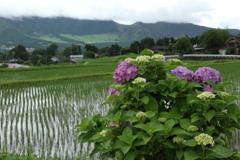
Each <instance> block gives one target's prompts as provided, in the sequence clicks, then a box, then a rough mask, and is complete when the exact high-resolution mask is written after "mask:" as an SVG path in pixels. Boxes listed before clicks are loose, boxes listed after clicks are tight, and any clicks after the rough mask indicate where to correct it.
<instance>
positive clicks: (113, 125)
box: [108, 122, 119, 127]
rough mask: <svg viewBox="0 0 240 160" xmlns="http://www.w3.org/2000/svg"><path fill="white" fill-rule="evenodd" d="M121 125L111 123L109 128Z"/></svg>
mask: <svg viewBox="0 0 240 160" xmlns="http://www.w3.org/2000/svg"><path fill="white" fill-rule="evenodd" d="M118 126H119V125H118V124H117V123H115V122H110V123H109V124H108V127H118Z"/></svg>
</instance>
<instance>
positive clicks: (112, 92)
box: [108, 88, 122, 95]
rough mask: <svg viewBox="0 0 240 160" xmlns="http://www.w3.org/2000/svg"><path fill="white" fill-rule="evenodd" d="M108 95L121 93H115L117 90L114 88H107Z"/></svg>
mask: <svg viewBox="0 0 240 160" xmlns="http://www.w3.org/2000/svg"><path fill="white" fill-rule="evenodd" d="M108 94H109V95H112V94H116V95H120V94H122V93H121V92H119V91H117V90H116V89H114V88H109V90H108Z"/></svg>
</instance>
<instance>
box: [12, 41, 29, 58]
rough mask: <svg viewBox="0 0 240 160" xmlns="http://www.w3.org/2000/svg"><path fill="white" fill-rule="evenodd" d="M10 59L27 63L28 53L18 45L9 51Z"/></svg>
mask: <svg viewBox="0 0 240 160" xmlns="http://www.w3.org/2000/svg"><path fill="white" fill-rule="evenodd" d="M9 57H10V58H14V59H21V60H24V61H25V60H28V52H27V50H26V48H25V47H24V46H23V45H17V46H16V47H14V48H13V49H11V50H10V51H9Z"/></svg>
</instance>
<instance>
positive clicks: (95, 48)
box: [85, 44, 98, 53]
mask: <svg viewBox="0 0 240 160" xmlns="http://www.w3.org/2000/svg"><path fill="white" fill-rule="evenodd" d="M85 50H86V52H88V51H92V52H94V53H97V52H98V48H97V47H96V46H94V45H92V44H86V45H85Z"/></svg>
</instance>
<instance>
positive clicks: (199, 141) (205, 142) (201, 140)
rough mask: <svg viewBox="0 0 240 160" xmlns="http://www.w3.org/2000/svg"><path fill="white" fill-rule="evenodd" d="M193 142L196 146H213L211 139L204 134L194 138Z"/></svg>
mask: <svg viewBox="0 0 240 160" xmlns="http://www.w3.org/2000/svg"><path fill="white" fill-rule="evenodd" d="M195 141H196V142H197V144H198V145H204V146H206V145H208V144H210V145H212V146H213V145H214V140H213V137H212V136H210V135H208V134H205V133H201V134H199V135H198V136H196V137H195Z"/></svg>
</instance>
